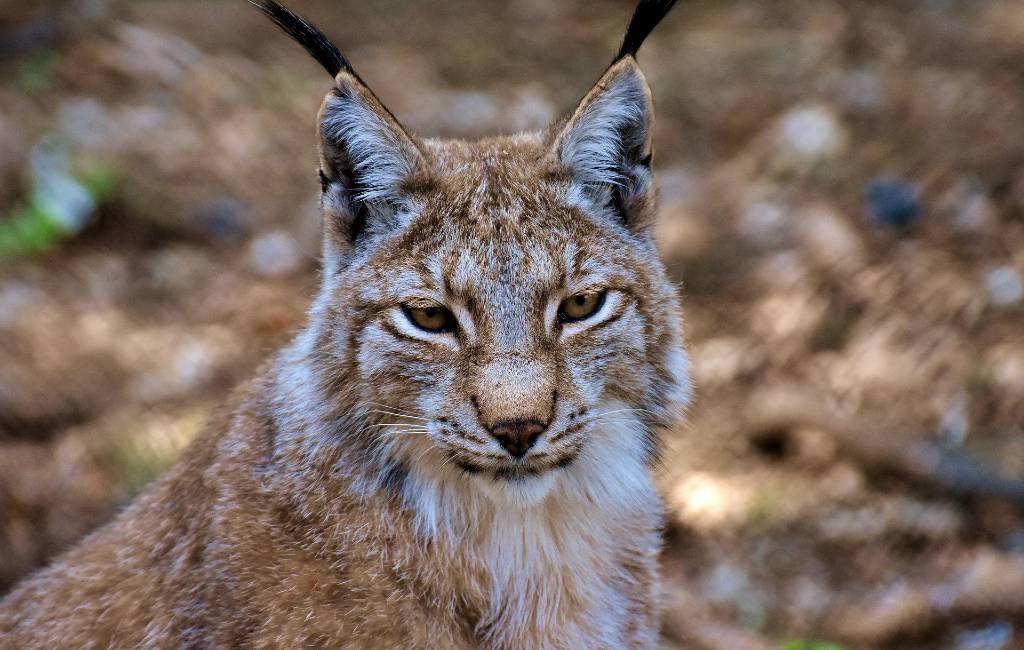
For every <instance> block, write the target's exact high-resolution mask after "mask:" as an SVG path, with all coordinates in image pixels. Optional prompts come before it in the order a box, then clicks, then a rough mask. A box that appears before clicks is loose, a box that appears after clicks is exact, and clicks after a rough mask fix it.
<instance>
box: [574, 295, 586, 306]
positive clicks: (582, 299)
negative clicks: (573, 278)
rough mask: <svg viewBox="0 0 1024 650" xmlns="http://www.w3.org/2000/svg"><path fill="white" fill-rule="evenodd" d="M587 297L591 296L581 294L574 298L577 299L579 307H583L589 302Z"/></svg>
mask: <svg viewBox="0 0 1024 650" xmlns="http://www.w3.org/2000/svg"><path fill="white" fill-rule="evenodd" d="M587 298H589V296H584V295H579V296H576V297H575V298H573V300H575V301H576V306H577V307H582V306H583V305H585V304H587Z"/></svg>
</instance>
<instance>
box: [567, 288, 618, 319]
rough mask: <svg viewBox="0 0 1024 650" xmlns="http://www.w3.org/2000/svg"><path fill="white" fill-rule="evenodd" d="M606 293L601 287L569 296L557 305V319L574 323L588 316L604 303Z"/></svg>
mask: <svg viewBox="0 0 1024 650" xmlns="http://www.w3.org/2000/svg"><path fill="white" fill-rule="evenodd" d="M607 293H608V291H607V290H606V289H601V290H599V291H585V292H583V293H577V294H576V295H574V296H569V297H568V298H566V299H565V300H563V301H562V304H561V305H559V306H558V320H560V321H562V322H563V323H575V322H576V321H581V320H586V319H587V318H590V317H591V316H593V315H594V314H596V313H597V311H598V310H599V309H601V306H602V305H604V299H605V296H606V295H607Z"/></svg>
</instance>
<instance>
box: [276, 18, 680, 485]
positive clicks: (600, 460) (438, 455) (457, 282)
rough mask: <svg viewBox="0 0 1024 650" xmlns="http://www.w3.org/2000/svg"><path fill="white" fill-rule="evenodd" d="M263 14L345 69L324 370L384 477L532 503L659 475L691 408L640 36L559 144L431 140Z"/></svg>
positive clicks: (329, 130)
mask: <svg viewBox="0 0 1024 650" xmlns="http://www.w3.org/2000/svg"><path fill="white" fill-rule="evenodd" d="M671 4H672V3H671V2H666V3H661V4H658V3H651V4H649V5H648V4H643V5H641V8H642V9H643V11H640V10H638V13H637V16H639V17H640V18H639V19H638V18H636V17H635V18H634V24H648V27H647V28H645V29H647V31H649V27H652V26H653V24H656V22H657V19H658V18H660V15H663V13H664V11H667V9H668V7H670V6H671ZM263 5H265V6H264V10H265V11H267V12H268V14H269V15H271V17H272V18H274V19H275V20H276V21H278V23H279V24H281V25H282V26H283V27H284V28H285V29H286V30H288V31H289V33H292V34H293V36H295V37H296V38H297V39H298V40H299V41H300V42H301V43H303V44H304V45H305V46H306V47H307V49H309V50H310V52H311V53H313V54H314V56H316V57H317V59H318V60H320V62H321V63H322V64H323V65H324V66H325V67H326V68H327V69H328V70H330V71H331V72H332V73H333V74H335V88H334V89H333V90H332V91H331V92H330V93H328V95H327V97H326V98H325V100H324V103H323V106H322V107H321V110H320V115H319V143H320V162H321V164H320V179H321V185H322V189H323V195H322V199H323V207H324V219H325V220H324V226H325V235H326V236H325V248H324V282H323V286H322V290H321V294H320V297H319V299H318V301H317V303H316V305H315V306H314V309H313V317H314V327H313V328H311V329H312V330H314V331H315V332H317V336H318V340H317V343H316V350H317V354H316V355H315V357H316V359H317V362H316V363H317V366H318V367H316V368H315V369H313V371H312V373H311V376H312V377H315V378H317V380H318V383H319V386H318V390H319V391H320V392H321V393H322V395H321V397H324V398H326V399H328V400H331V399H332V398H333V399H334V400H335V402H336V403H337V404H338V407H337V408H338V409H339V411H344V418H343V416H342V414H341V413H338V416H337V417H338V418H339V419H342V418H343V419H347V420H348V421H350V424H349V425H347V426H348V427H349V428H354V429H356V431H357V434H356V435H358V436H360V441H359V442H360V444H361V446H362V447H363V448H364V449H365V450H366V451H367V453H368V454H369V455H370V456H371V457H372V458H373V460H374V461H375V462H376V463H378V464H379V467H380V471H379V474H380V475H381V476H383V477H386V478H385V479H384V481H385V482H391V483H394V484H395V487H399V488H401V489H406V491H407V485H406V479H407V478H412V479H415V480H416V481H418V485H420V486H421V487H422V486H423V485H424V484H426V483H430V484H432V485H437V484H441V483H443V484H444V485H445V486H446V487H445V489H448V490H450V489H462V488H467V489H469V490H470V492H471V493H475V492H477V491H482V492H484V493H486V494H488V495H489V496H492V497H496V498H498V499H506V498H507V497H509V496H511V498H512V501H514V502H517V503H535V502H537V501H539V500H540V499H542V498H543V497H544V496H546V495H547V494H548V493H549V492H550V491H551V490H552V489H553V488H554V487H555V486H557V485H558V484H559V481H560V480H563V481H564V480H572V479H573V478H575V479H580V477H581V476H582V475H583V474H586V475H588V476H589V480H590V481H591V482H593V483H595V484H600V482H601V481H606V480H612V481H616V480H619V479H623V480H625V479H624V478H623V477H625V476H626V475H627V474H632V475H633V476H637V475H643V476H644V480H645V481H646V480H647V478H646V477H647V469H648V466H649V464H650V462H651V460H652V458H653V457H654V455H655V452H656V445H655V441H656V438H655V437H654V435H653V429H654V428H655V427H658V426H664V425H666V424H668V423H670V422H671V421H672V420H673V419H674V418H675V417H676V416H677V415H678V413H679V411H680V409H681V408H682V406H683V405H685V403H686V402H687V400H688V398H689V387H688V386H689V384H688V376H687V362H686V357H685V355H684V353H683V351H682V347H681V342H680V334H679V331H680V323H679V316H678V302H677V298H676V294H675V291H674V288H673V287H672V286H671V285H670V284H669V283H668V282H667V280H666V278H665V274H664V270H663V268H662V265H661V263H660V261H659V260H658V257H657V254H656V252H655V248H654V245H653V242H652V239H651V236H650V226H651V221H652V216H653V215H652V213H653V194H654V190H653V186H652V181H651V169H650V168H651V121H652V115H653V108H652V104H651V98H650V91H649V89H648V86H647V83H646V81H645V79H644V77H643V74H642V73H641V72H640V69H639V67H638V66H637V64H636V61H635V59H634V58H633V56H632V52H635V47H638V44H639V42H636V43H633V45H629V44H630V43H631V41H630V38H629V37H628V36H627V39H626V44H624V46H623V53H620V56H619V58H618V59H617V60H616V62H615V63H614V64H613V65H612V66H610V67H609V68H608V70H607V71H606V72H605V74H604V75H603V77H602V78H601V79H600V80H599V82H598V83H597V85H595V86H594V87H593V89H592V90H591V91H590V92H589V93H588V94H587V95H586V96H585V97H584V98H583V100H582V101H581V102H580V104H579V105H578V106H577V108H576V109H575V110H574V111H573V112H572V113H571V114H570V115H568V116H567V117H566V118H565V119H563V120H561V121H559V122H558V123H556V124H555V125H553V126H552V127H551V128H550V129H548V130H547V131H545V132H542V133H536V134H526V135H520V136H515V137H505V138H491V139H486V140H482V141H479V142H445V141H433V140H420V139H417V138H414V137H412V136H410V135H409V134H408V133H407V132H406V131H405V130H404V129H403V128H402V127H401V125H400V124H399V123H398V122H397V121H396V120H395V118H394V117H393V116H392V114H391V113H390V112H389V111H388V110H387V109H385V108H384V107H383V105H382V104H381V103H380V102H379V100H378V99H377V98H376V96H375V95H374V94H373V93H372V92H371V91H370V90H369V89H368V88H367V87H366V86H365V84H364V83H363V82H362V80H361V79H359V77H358V76H357V75H356V74H355V72H354V71H353V70H352V69H351V66H350V65H349V64H348V62H347V60H345V59H344V57H343V56H341V54H340V53H339V52H337V50H335V49H332V48H333V46H330V47H328V45H329V44H328V45H325V43H326V41H325V40H324V39H323V38H322V35H321V34H319V32H316V30H315V28H312V27H311V26H309V25H308V24H307V23H304V22H302V21H301V19H298V18H297V17H295V16H294V15H292V14H290V12H287V10H285V9H283V8H281V7H279V6H278V5H275V4H274V3H269V2H268V3H263ZM263 5H261V6H263ZM652 11H653V12H654V13H655V14H658V15H657V16H654V17H652V16H647V14H646V13H644V12H652ZM648 19H650V20H648ZM638 20H639V23H637V21H638ZM638 29H639V28H638ZM640 31H643V30H640ZM630 33H631V34H634V33H639V32H633V31H631V32H630ZM634 40H635V39H634ZM640 40H642V36H641V37H640ZM628 47H632V48H633V49H628ZM337 393H345V395H337ZM314 401H315V400H314ZM350 435H351V434H350ZM567 477H568V479H567ZM452 486H455V487H454V488H453V487H452ZM609 490H610V491H612V492H614V488H609ZM620 492H621V490H620Z"/></svg>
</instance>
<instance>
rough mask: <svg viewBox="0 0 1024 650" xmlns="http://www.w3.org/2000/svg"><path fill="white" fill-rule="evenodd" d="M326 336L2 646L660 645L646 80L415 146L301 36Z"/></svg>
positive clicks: (667, 334)
mask: <svg viewBox="0 0 1024 650" xmlns="http://www.w3.org/2000/svg"><path fill="white" fill-rule="evenodd" d="M252 2H253V4H255V5H256V6H257V7H258V8H260V9H261V10H262V11H263V12H264V13H266V14H267V15H268V16H269V17H270V18H271V19H272V20H273V21H274V22H275V23H277V25H278V26H280V27H281V28H283V29H284V31H286V32H287V33H288V34H290V35H291V36H292V37H293V38H294V39H295V40H297V41H298V42H299V43H300V44H301V45H303V46H304V47H305V49H306V50H307V51H308V52H309V53H310V54H311V55H312V56H313V57H314V58H315V59H316V60H317V61H318V62H319V63H320V64H321V65H323V67H324V68H326V69H327V71H328V72H329V73H330V74H331V75H332V76H333V77H334V86H333V88H331V90H330V91H329V92H328V93H327V95H326V97H325V99H324V101H323V104H322V106H321V108H320V111H319V115H318V137H319V158H320V170H319V173H320V181H321V189H322V206H323V231H324V236H323V261H322V267H323V271H322V283H321V287H320V290H319V293H318V295H317V296H316V298H315V300H314V301H313V303H312V306H311V307H310V310H309V318H308V325H307V326H306V327H305V329H304V330H303V331H302V332H301V333H299V334H298V336H297V338H296V339H295V340H294V342H293V343H292V344H291V345H290V346H289V347H287V348H286V349H284V350H283V351H282V352H281V353H280V354H279V355H278V356H277V357H276V359H275V360H273V361H272V362H271V363H269V364H268V365H267V366H266V367H265V368H264V369H263V371H262V372H260V373H259V374H258V376H257V377H256V378H255V379H254V380H252V381H251V382H250V383H249V384H247V385H246V386H244V387H242V388H241V389H240V390H239V391H238V393H237V395H236V397H235V398H234V401H233V402H232V404H233V406H231V407H230V408H228V409H225V411H224V412H223V414H222V415H220V416H219V418H218V419H217V420H216V421H215V422H214V423H213V424H212V425H211V426H210V427H209V428H208V430H207V431H206V432H205V433H204V434H202V435H201V436H200V437H199V438H197V439H196V440H195V441H194V443H193V444H192V445H191V446H190V447H189V448H188V450H187V451H186V452H185V453H184V455H183V457H182V458H181V459H180V460H179V461H178V462H177V464H176V465H175V466H174V467H173V468H172V469H171V470H170V471H169V472H168V473H167V474H166V475H165V476H163V477H162V478H161V479H159V480H157V481H156V482H155V483H154V484H153V485H152V486H151V487H150V488H149V489H148V490H147V491H146V492H145V493H144V494H143V495H142V496H140V497H139V498H138V499H137V500H136V501H135V502H134V503H133V504H132V505H131V506H129V507H128V508H127V509H126V510H125V511H124V512H123V513H122V514H121V515H120V516H119V517H117V518H116V519H115V520H114V521H113V522H112V523H110V524H109V525H107V526H106V527H104V528H101V529H100V530H98V531H97V532H95V533H93V534H92V535H90V536H89V537H88V538H87V539H86V540H85V541H83V542H82V543H81V545H79V546H78V547H76V548H73V549H71V550H70V551H69V552H67V553H66V554H64V555H63V556H62V557H59V558H58V559H57V560H56V561H55V562H54V563H53V564H52V566H50V567H49V568H46V569H44V570H42V571H41V572H40V573H38V574H36V575H35V576H33V577H31V578H29V579H27V580H26V581H25V582H23V583H22V584H21V585H20V586H18V587H17V588H16V589H15V590H14V591H13V592H12V593H11V594H9V595H8V596H7V597H6V599H5V600H4V601H3V602H2V604H0V641H2V643H0V645H2V646H3V647H5V648H6V647H11V648H58V647H64V648H100V647H112V648H113V647H116V648H138V647H146V648H158V647H160V648H162V647H167V648H170V647H173V648H181V647H188V648H193V647H195V648H236V647H253V648H300V647H318V648H319V647H332V648H364V647H367V648H369V647H373V648H495V649H498V648H508V649H524V648H525V649H529V648H567V649H568V648H572V649H577V648H587V649H590V648H653V647H654V646H655V644H656V643H657V637H658V627H659V605H658V601H659V581H658V568H657V556H658V552H659V548H660V544H661V528H662V524H663V513H662V506H661V502H660V500H659V497H658V495H657V493H656V491H655V488H654V485H653V479H652V468H653V467H654V465H655V463H656V459H657V455H658V434H657V432H658V431H659V430H660V429H663V428H665V427H667V426H671V425H672V424H673V423H674V421H675V420H676V418H677V417H679V414H680V412H681V411H682V409H683V408H684V406H685V405H686V404H687V403H688V401H689V399H690V387H689V379H688V362H687V357H686V355H685V353H684V350H683V346H682V340H681V316H680V309H679V304H678V298H677V292H676V290H675V288H674V287H673V286H672V284H671V283H670V282H669V281H668V279H667V277H666V272H665V270H664V268H663V266H662V264H661V262H660V261H659V259H658V255H657V252H656V249H655V246H654V242H653V239H652V234H651V230H652V224H653V217H654V193H655V192H654V188H653V184H652V175H651V155H652V154H651V152H652V143H651V129H652V118H653V110H652V103H651V95H650V91H649V88H648V85H647V82H646V81H645V79H644V76H643V74H642V73H641V71H640V69H639V67H638V65H637V62H636V58H635V55H636V53H637V50H638V49H639V48H640V45H641V44H642V42H643V41H644V40H645V39H646V37H647V36H648V35H649V33H650V32H651V30H653V28H654V27H655V26H656V25H657V23H658V22H660V21H661V19H662V18H663V17H664V16H665V14H667V13H668V11H669V9H671V7H672V6H673V4H674V1H673V0H642V1H641V2H640V3H639V5H638V7H637V9H636V11H635V13H634V15H633V18H632V21H631V22H630V24H629V27H628V29H627V32H626V36H625V39H624V42H623V45H622V48H621V51H620V52H619V53H618V55H617V56H616V57H615V59H614V61H613V63H612V64H611V65H610V66H609V67H608V68H607V70H606V71H605V72H604V74H603V75H602V76H601V78H600V80H599V81H598V82H597V84H596V85H595V86H594V87H593V88H592V89H591V90H590V91H589V92H588V93H587V94H586V95H585V96H584V98H583V99H582V101H581V102H580V103H579V105H578V106H577V107H576V108H575V110H573V111H572V112H570V113H569V114H567V116H566V117H565V118H563V119H561V120H560V121H558V122H557V123H555V124H554V125H552V126H551V127H550V128H549V129H547V130H545V131H543V132H541V133H527V134H520V135H513V136H507V137H494V138H488V139H483V140H480V141H476V142H463V141H439V140H432V139H425V138H419V137H416V136H414V135H412V134H411V133H409V132H408V131H407V130H406V129H404V128H403V127H402V126H401V125H400V124H399V122H398V121H397V120H396V119H395V117H394V116H393V115H392V114H391V113H390V112H389V111H388V110H387V109H386V108H385V107H384V106H383V105H382V104H381V102H380V101H379V100H378V99H377V97H376V96H375V95H374V94H373V92H371V91H370V89H369V88H368V87H367V85H366V84H365V83H364V82H363V81H362V79H360V77H359V75H357V74H356V72H355V71H354V70H353V68H352V66H351V65H350V63H349V61H348V60H347V59H346V58H345V57H344V56H343V55H342V53H341V52H340V51H339V50H338V49H337V48H336V47H335V46H334V45H333V44H331V42H330V41H329V40H328V39H327V38H326V37H325V36H324V34H323V33H321V32H320V31H319V30H318V29H317V28H315V27H313V26H312V25H310V24H309V23H308V22H306V21H305V20H304V19H302V18H300V17H299V16H297V15H296V14H294V13H292V12H291V11H290V10H288V9H287V8H286V7H284V6H283V5H281V4H279V3H277V2H275V1H273V0H252Z"/></svg>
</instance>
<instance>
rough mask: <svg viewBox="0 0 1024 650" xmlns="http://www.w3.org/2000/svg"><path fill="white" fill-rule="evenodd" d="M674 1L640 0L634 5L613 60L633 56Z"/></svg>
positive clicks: (673, 4)
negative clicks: (620, 45) (630, 18)
mask: <svg viewBox="0 0 1024 650" xmlns="http://www.w3.org/2000/svg"><path fill="white" fill-rule="evenodd" d="M676 1H677V0H640V4H638V5H637V6H636V11H634V12H633V19H632V20H630V21H629V27H627V28H626V36H625V37H624V38H623V39H622V48H620V49H619V53H618V54H617V55H616V56H615V61H618V60H619V59H621V58H622V57H624V56H634V57H635V56H636V53H637V51H638V50H639V49H640V46H641V45H643V44H644V40H646V39H647V37H648V36H650V34H651V32H652V31H653V30H654V28H655V27H657V26H658V23H660V22H661V19H662V18H664V17H665V15H666V14H668V12H669V11H670V10H671V9H672V7H673V6H675V4H676ZM613 62H614V61H613Z"/></svg>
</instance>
